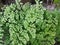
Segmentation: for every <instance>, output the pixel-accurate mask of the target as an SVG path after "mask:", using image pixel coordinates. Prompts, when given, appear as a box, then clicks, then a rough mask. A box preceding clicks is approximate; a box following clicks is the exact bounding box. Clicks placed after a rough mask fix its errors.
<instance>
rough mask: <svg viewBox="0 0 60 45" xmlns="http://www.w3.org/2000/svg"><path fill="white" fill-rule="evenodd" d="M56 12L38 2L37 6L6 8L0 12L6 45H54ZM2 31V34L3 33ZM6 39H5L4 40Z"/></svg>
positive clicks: (19, 4) (13, 5)
mask: <svg viewBox="0 0 60 45" xmlns="http://www.w3.org/2000/svg"><path fill="white" fill-rule="evenodd" d="M55 13H56V12H50V11H48V10H46V9H45V8H43V6H42V5H41V4H40V3H39V2H38V0H37V1H36V4H34V5H31V4H30V3H26V4H24V5H23V4H22V3H20V1H19V0H16V3H15V4H11V5H10V6H7V7H5V8H4V9H3V10H2V12H0V30H1V31H2V32H3V33H0V35H2V34H3V36H0V37H2V38H0V39H4V40H0V41H3V44H4V45H54V44H55V40H54V39H55V37H56V26H57V24H58V20H57V15H56V14H55ZM1 31H0V32H1ZM3 37H4V38H3Z"/></svg>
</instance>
